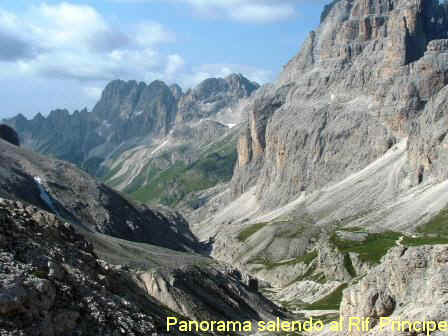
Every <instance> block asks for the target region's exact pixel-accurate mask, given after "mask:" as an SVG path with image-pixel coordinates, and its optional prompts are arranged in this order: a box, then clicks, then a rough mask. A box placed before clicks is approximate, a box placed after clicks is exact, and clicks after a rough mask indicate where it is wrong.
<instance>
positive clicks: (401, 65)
mask: <svg viewBox="0 0 448 336" xmlns="http://www.w3.org/2000/svg"><path fill="white" fill-rule="evenodd" d="M447 84H448V10H447V7H446V4H445V3H439V1H437V0H335V1H333V2H332V3H331V4H329V5H327V6H326V7H325V9H324V12H323V14H322V16H321V24H320V26H319V27H318V28H317V29H316V30H315V31H313V32H311V33H310V34H309V36H308V38H307V40H306V41H305V43H304V44H303V46H302V48H301V50H300V52H299V53H298V54H297V55H296V56H295V57H294V58H293V59H292V60H291V61H290V62H289V63H288V64H287V65H286V66H285V67H284V70H283V72H282V73H281V75H280V76H279V78H278V80H277V81H276V82H275V83H272V84H267V85H264V86H261V87H260V86H259V85H258V84H256V83H254V82H251V81H250V80H248V79H246V78H245V77H243V76H242V75H236V74H234V75H230V76H229V77H226V78H224V79H222V78H212V79H207V80H205V81H204V82H202V83H201V84H199V85H198V86H197V87H196V88H194V89H191V90H188V91H187V92H185V93H184V92H182V90H181V88H180V87H179V86H177V85H173V86H171V87H169V86H167V85H166V84H164V83H163V82H160V81H155V82H153V83H151V84H149V85H147V84H144V83H137V82H133V81H131V82H123V81H113V82H111V83H110V84H108V85H107V87H106V88H105V90H104V92H103V94H102V97H101V99H100V101H99V102H98V104H97V105H96V106H95V108H94V109H93V110H92V111H91V112H88V111H87V110H84V111H81V112H74V113H73V114H70V113H69V112H68V111H65V110H56V111H53V112H51V113H50V114H49V115H48V117H43V116H42V115H37V116H36V117H35V118H34V119H32V120H27V119H26V118H24V117H23V116H21V115H19V116H17V117H15V118H12V119H9V120H5V121H4V122H5V124H7V125H9V126H11V127H12V128H14V129H15V130H16V131H17V133H18V138H19V139H20V143H21V147H18V146H17V145H18V143H19V141H11V137H10V136H3V138H4V139H6V140H8V141H9V142H10V143H7V142H5V141H0V146H1V147H0V149H1V150H0V157H1V160H0V162H1V163H0V176H1V180H0V181H1V182H0V196H1V197H3V198H4V199H7V200H4V201H2V202H3V203H1V204H3V205H2V209H3V210H2V212H1V213H2V214H3V215H2V216H3V217H2V218H4V219H3V221H4V222H5V223H7V226H5V227H7V228H8V230H12V232H14V235H13V236H17V237H19V238H20V244H19V245H20V246H18V247H17V246H14V244H13V240H12V239H9V238H8V237H9V235H10V234H9V233H5V232H1V234H2V235H1V236H0V244H1V245H0V247H2V248H3V249H6V251H7V257H8V258H9V259H8V260H7V263H8V264H7V265H8V267H9V268H11V269H14V270H13V271H9V272H10V273H9V274H12V275H11V276H5V279H6V280H5V281H4V283H6V287H5V286H4V287H5V288H10V289H8V290H9V292H8V293H12V294H8V295H9V296H5V297H12V298H14V299H11V300H10V301H8V302H7V303H6V304H3V303H2V302H4V301H1V300H0V312H3V311H6V313H4V314H0V326H2V323H5V319H4V316H5V314H13V313H14V315H13V316H14V320H13V322H10V324H8V325H9V327H8V328H9V329H4V330H8V332H10V334H11V335H12V334H14V333H13V331H14V330H18V329H20V328H22V329H20V330H26V331H25V334H26V332H30V331H29V330H31V329H30V328H31V327H30V326H31V324H27V323H25V322H23V321H21V320H20V321H19V320H18V318H16V316H19V315H17V314H15V313H17V312H18V311H20V312H23V311H24V312H26V314H27V316H28V318H29V320H27V321H31V322H30V323H32V322H33V321H39V323H40V324H39V325H40V326H44V325H45V324H44V323H50V324H51V325H52V328H53V330H54V332H53V334H54V335H62V334H64V333H61V332H60V330H61V329H60V328H62V327H61V326H60V324H61V323H59V324H58V323H56V322H55V321H60V320H63V319H64V318H65V319H70V318H69V317H67V316H71V317H72V319H75V320H76V319H80V316H81V314H85V315H82V316H83V317H84V316H85V317H86V321H89V322H88V323H91V325H93V326H95V328H105V329H101V330H104V332H103V331H98V332H97V334H98V333H99V334H104V335H108V332H109V331H107V332H106V331H105V330H109V329H107V328H108V327H107V323H106V324H104V319H103V320H101V321H100V320H98V319H97V318H96V317H95V318H93V319H92V316H97V315H95V313H92V311H94V308H91V306H94V305H96V304H97V303H96V302H99V301H96V300H100V299H99V298H98V297H97V296H95V295H96V294H95V295H94V296H93V298H94V299H92V301H91V303H89V304H87V306H88V307H89V309H88V310H83V309H84V308H82V307H84V306H85V305H84V306H83V303H82V302H81V301H82V300H83V299H82V297H81V296H80V301H76V302H79V303H77V304H76V305H77V306H76V307H74V308H73V309H72V310H73V311H74V312H73V311H72V312H71V314H72V315H67V314H68V313H64V314H65V315H63V318H62V317H61V318H60V319H58V318H57V317H58V316H60V315H59V314H61V312H60V311H59V306H58V303H55V302H54V301H52V302H51V304H50V303H48V302H47V303H45V304H44V303H42V302H40V301H39V300H38V299H35V296H36V295H37V294H36V291H37V292H39V291H41V290H44V291H46V292H47V293H48V292H51V291H52V290H51V289H49V288H54V287H55V286H56V288H57V291H56V292H57V293H59V292H60V291H61V290H62V288H63V287H58V286H62V284H64V281H66V282H65V285H66V286H69V287H70V288H76V287H77V286H78V285H79V281H80V280H79V279H78V278H76V277H75V280H76V281H75V282H73V276H72V277H70V281H71V282H69V283H67V281H68V280H64V281H63V280H61V279H58V278H54V276H50V273H51V274H56V273H59V272H58V271H57V270H51V267H50V266H48V265H50V262H51V263H52V264H51V265H53V263H54V262H55V261H54V260H53V259H52V260H47V259H45V258H44V257H43V256H44V255H45V254H50V255H51V254H55V253H56V252H52V249H54V246H52V244H53V243H54V244H57V246H63V247H64V246H68V245H67V244H69V240H70V239H68V240H67V239H66V237H65V236H64V234H67V235H68V236H69V237H70V235H75V233H74V232H76V234H79V235H82V237H85V238H81V237H79V241H83V239H85V240H86V242H88V243H80V245H79V246H78V245H77V250H76V251H75V252H74V253H81V254H82V255H84V256H85V258H87V259H88V260H89V261H86V263H88V264H89V267H94V269H95V267H97V268H98V267H102V268H100V269H98V270H94V269H92V268H90V269H85V268H83V267H84V266H83V265H77V264H76V263H75V261H74V260H77V258H78V257H75V259H69V261H70V262H71V264H70V263H69V264H68V265H66V263H65V264H64V262H62V261H58V262H57V263H58V264H60V265H59V266H57V267H59V268H61V267H62V269H64V271H61V272H62V273H64V274H66V272H68V273H70V271H72V273H70V274H73V272H74V273H75V274H77V275H79V276H80V277H82V274H83V272H87V273H88V274H93V275H94V274H95V272H98V274H100V273H101V274H104V273H105V272H106V271H105V269H106V268H108V269H109V270H110V272H109V273H107V274H106V275H103V276H104V277H103V278H102V280H104V281H106V282H107V283H108V284H109V287H107V286H106V292H105V294H104V293H103V294H101V295H103V296H104V299H105V300H109V299H108V298H109V296H110V295H111V294H110V293H109V291H111V293H114V290H113V288H115V289H116V288H121V286H123V285H124V284H129V288H128V289H127V290H120V293H122V295H123V297H122V299H123V300H131V305H130V306H129V307H130V308H129V309H131V311H135V310H139V309H140V310H141V311H144V312H145V314H147V315H145V316H147V317H145V318H148V321H150V320H151V318H153V319H154V320H152V322H151V323H152V324H150V322H148V327H147V329H145V330H143V331H142V330H137V329H135V328H134V329H132V328H133V327H130V329H129V330H131V329H132V332H133V333H134V334H136V335H140V334H143V332H148V331H153V330H155V332H159V333H160V334H163V332H162V331H161V329H160V325H161V324H160V321H161V320H163V318H164V317H166V316H167V314H169V313H167V311H166V310H165V311H163V309H169V310H170V311H172V313H173V314H180V315H182V316H186V317H188V318H192V319H215V318H217V319H229V320H232V319H237V320H245V319H248V320H252V321H257V320H263V319H264V320H269V319H271V318H273V317H276V316H279V317H281V318H282V319H291V318H294V319H305V318H307V317H309V316H313V317H315V318H322V319H324V320H326V321H328V320H330V319H332V318H334V319H338V318H339V317H341V318H342V319H349V318H350V317H352V316H358V317H364V318H370V319H371V320H372V321H374V323H373V326H372V329H371V330H370V331H368V332H359V334H360V335H361V334H368V335H391V332H390V330H385V329H381V328H379V326H378V321H379V319H380V318H381V317H391V318H395V319H401V320H420V321H422V320H434V321H443V320H446V319H447V318H448V315H447V311H448V306H447V303H446V302H448V301H447V300H446V299H447V297H446V296H447V294H446V287H447V286H448V283H447V281H448V280H447V279H448V264H447V260H448V259H447V256H448V230H447V227H448V226H447V225H448V215H447V214H448V212H447V211H448V210H447V206H448V189H447V187H448V183H447V178H448V169H447V163H448V162H447V161H448V153H447V149H448V138H447V137H446V135H447V134H448V114H447V108H446V107H447V106H448V105H447V90H448V89H447ZM0 134H1V133H0ZM8 134H9V133H8ZM12 138H17V137H14V136H13V137H12ZM11 142H12V143H11ZM36 152H38V153H40V154H37V153H36ZM60 160H62V161H60ZM65 161H69V162H71V163H67V162H65ZM89 174H90V175H92V176H93V177H91V176H90V175H89ZM168 207H169V208H168ZM173 209H174V210H173ZM49 213H52V214H49ZM30 218H31V219H30ZM48 218H50V219H48ZM45 222H47V223H48V224H47V226H45ZM64 222H66V223H70V224H63V223H64ZM61 226H63V227H66V228H67V230H69V231H68V233H64V232H65V231H60V232H61V233H58V232H59V231H58V230H55V229H54V228H55V227H56V228H59V227H61ZM24 227H26V228H28V231H29V230H31V231H30V232H36V233H35V234H33V235H26V234H24V231H27V230H25V229H22V228H24ZM72 227H74V229H72ZM2 229H3V227H2ZM3 230H5V229H3ZM33 230H34V231H33ZM42 230H48V231H47V232H46V233H45V234H46V235H48V237H50V238H51V240H50V241H49V242H48V241H47V242H46V243H44V242H43V241H42V239H41V238H39V237H40V236H39V235H38V234H37V233H41V232H42ZM61 235H62V236H61ZM3 237H6V240H5V238H3ZM64 239H65V240H64ZM77 239H78V238H77ZM33 240H34V241H33ZM36 240H37V242H36ZM61 240H62V241H61ZM5 241H6V242H5ZM22 244H24V245H25V247H21V246H23V245H22ZM33 244H34V245H35V244H37V245H39V246H40V245H41V246H45V248H44V247H42V248H41V249H40V250H39V251H37V252H36V254H35V255H33V254H32V253H31V254H30V253H27V252H26V251H31V246H33ZM45 249H46V250H45ZM24 251H25V252H24ZM8 253H9V254H8ZM68 253H69V252H68V251H67V250H65V249H62V250H58V251H57V253H56V257H55V259H57V260H62V259H63V257H62V256H61V254H62V255H66V254H68ZM44 259H45V260H44ZM78 259H79V258H78ZM5 260H6V259H5ZM14 260H19V261H20V264H16V263H15V261H14ZM95 260H96V261H95ZM99 260H101V262H100V261H99ZM95 262H96V263H100V266H91V265H94V264H95ZM42 265H44V266H42ZM45 265H47V266H45ZM104 265H106V266H104ZM113 265H115V266H113ZM116 265H121V266H116ZM39 267H41V268H39ZM85 267H87V266H85ZM105 267H106V268H105ZM20 269H25V270H26V271H24V272H25V273H23V272H22V273H20ZM26 272H28V273H26ZM5 274H8V273H5ZM19 274H26V277H25V278H26V281H27V283H33V284H36V285H35V287H32V286H31V287H29V288H31V289H29V291H28V292H27V290H28V289H22V288H21V287H20V286H22V285H20V282H18V280H17V279H19ZM39 276H40V277H39ZM36 277H37V278H40V279H41V280H42V281H43V282H42V281H40V280H38V281H37V282H36ZM89 279H90V278H89ZM126 279H127V280H126ZM44 280H46V281H49V282H46V281H44ZM89 281H90V280H89ZM96 281H97V280H95V281H93V280H91V281H90V282H89V287H88V288H87V290H88V293H92V292H94V293H96V292H95V290H96V289H97V288H98V290H99V288H100V287H98V286H100V285H98V284H96ZM8 286H9V287H8ZM33 286H34V285H33ZM36 286H37V287H36ZM22 287H23V286H22ZM0 288H1V287H0ZM27 288H28V287H27ZM33 288H34V289H33ZM39 288H41V289H39ZM42 288H43V289H42ZM138 289H139V290H140V291H141V290H142V289H143V293H141V292H140V291H139V290H138ZM53 291H54V289H53ZM20 293H22V294H20ZM24 293H27V294H24ZM41 293H42V291H41ZM204 293H205V294H204ZM14 295H15V296H14ZM128 295H131V297H132V298H131V299H129V296H128ZM53 296H54V297H56V298H58V299H61V300H62V298H64V299H65V298H66V297H64V296H61V295H50V297H53ZM125 297H126V298H125ZM115 299H116V298H115ZM21 300H22V301H21ZM26 300H28V301H31V302H37V303H36V305H33V306H31V308H30V306H29V305H26V304H25V302H26ZM101 300H102V299H101ZM111 300H112V299H111ZM145 300H149V301H145ZM11 302H19V306H17V305H14V304H12V303H11ZM121 302H122V301H121ZM20 305H21V306H20ZM42 305H44V307H46V310H45V312H47V313H48V314H47V315H45V314H44V316H42V317H37V315H35V313H34V312H35V310H36V309H38V308H39V307H41V306H42ZM144 305H151V307H152V308H151V309H153V310H148V309H149V308H145V307H146V306H144ZM124 306H126V305H124ZM5 307H7V308H5ZM11 307H20V308H11ZM36 307H37V308H36ZM120 307H121V306H120ZM161 307H165V308H163V309H162V308H161ZM8 309H9V310H8ZM17 309H18V310H17ZM121 309H124V308H120V309H118V310H117V313H122V314H124V317H123V318H125V319H129V321H130V322H129V323H127V325H128V326H133V325H134V324H135V323H136V320H135V319H134V320H133V319H132V318H133V317H128V316H129V314H131V312H130V310H129V309H124V310H121ZM148 312H149V313H148ZM33 314H34V315H33ZM89 314H90V315H89ZM132 316H135V315H132ZM49 320H51V321H52V322H48V321H49ZM82 320H84V319H82ZM46 321H47V322H46ZM90 321H91V322H90ZM145 321H146V320H145ZM86 323H87V322H86ZM101 323H103V324H101ZM62 325H64V323H62ZM86 325H87V324H86ZM100 326H101V327H100ZM26 328H28V329H26ZM42 328H43V327H42ZM73 328H74V327H73ZM158 328H159V329H158ZM1 330H2V329H1V328H0V331H1ZM72 330H73V329H72ZM96 330H100V329H96ZM125 330H126V332H125V333H128V334H131V332H130V331H128V329H125ZM14 332H15V331H14ZM346 332H347V331H346V330H345V331H341V332H340V333H339V334H340V335H341V336H342V335H345V334H347V333H346ZM66 333H67V332H66ZM68 334H70V333H68ZM84 334H88V332H87V331H86V332H84ZM109 334H110V333H109ZM319 334H321V335H330V334H335V332H334V331H330V330H329V329H328V326H327V327H326V329H325V330H324V331H322V332H321V333H319ZM336 334H338V333H336ZM438 334H439V333H437V332H436V333H434V335H438ZM7 335H9V334H8V333H7ZM14 335H15V334H14ZM397 335H398V333H397Z"/></svg>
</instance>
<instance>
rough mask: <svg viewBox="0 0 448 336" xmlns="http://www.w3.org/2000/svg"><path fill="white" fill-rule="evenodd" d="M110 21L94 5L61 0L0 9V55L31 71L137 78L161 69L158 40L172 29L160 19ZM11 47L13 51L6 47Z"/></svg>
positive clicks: (86, 77) (92, 77) (169, 38)
mask: <svg viewBox="0 0 448 336" xmlns="http://www.w3.org/2000/svg"><path fill="white" fill-rule="evenodd" d="M125 28H127V29H126V31H125V32H123V31H121V30H119V29H117V28H115V27H112V26H111V25H110V24H109V23H108V22H107V21H106V20H105V18H104V17H103V16H102V15H101V14H100V13H99V12H97V11H96V10H95V9H94V8H93V7H90V6H87V5H74V4H70V3H66V2H63V3H60V4H56V5H49V4H46V3H43V4H41V5H39V6H33V7H32V8H31V9H30V10H29V11H27V12H26V13H25V15H23V16H22V17H21V18H19V17H17V16H15V15H14V14H12V13H8V12H5V11H1V12H0V47H2V46H9V48H8V49H6V48H0V49H2V50H3V51H2V50H0V61H1V60H4V61H11V62H14V61H15V62H17V65H18V68H19V70H20V71H22V72H24V73H27V74H34V75H43V76H48V77H56V78H64V77H67V78H74V79H80V80H108V79H114V78H116V77H118V76H123V77H124V78H127V77H129V78H133V77H136V75H137V74H140V73H142V72H146V71H149V72H151V71H154V70H160V69H163V67H164V66H165V61H164V60H163V56H161V55H159V53H158V51H157V50H156V46H157V44H160V43H165V42H172V41H173V40H174V34H173V33H171V32H169V31H167V30H166V29H165V28H164V27H163V26H162V25H160V24H159V23H156V22H140V23H138V24H136V25H134V26H130V27H125ZM6 50H9V54H7V53H6Z"/></svg>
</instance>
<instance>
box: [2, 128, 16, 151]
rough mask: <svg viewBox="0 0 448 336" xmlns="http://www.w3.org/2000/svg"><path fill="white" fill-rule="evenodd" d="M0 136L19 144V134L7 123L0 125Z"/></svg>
mask: <svg viewBox="0 0 448 336" xmlns="http://www.w3.org/2000/svg"><path fill="white" fill-rule="evenodd" d="M0 138H1V139H3V140H6V141H8V142H9V143H11V144H13V145H15V146H20V140H19V135H18V134H17V132H16V131H14V129H13V128H12V127H9V126H8V125H0Z"/></svg>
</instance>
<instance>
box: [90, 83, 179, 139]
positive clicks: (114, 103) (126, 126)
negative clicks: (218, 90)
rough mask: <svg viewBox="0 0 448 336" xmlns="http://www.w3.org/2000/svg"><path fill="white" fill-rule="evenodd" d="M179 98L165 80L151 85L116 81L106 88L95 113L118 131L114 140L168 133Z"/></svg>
mask: <svg viewBox="0 0 448 336" xmlns="http://www.w3.org/2000/svg"><path fill="white" fill-rule="evenodd" d="M176 112H177V100H176V98H175V96H174V95H173V91H172V90H171V89H170V88H169V87H168V86H167V85H166V84H165V83H164V82H162V81H159V80H156V81H153V82H152V83H150V84H149V85H147V84H145V83H143V82H140V83H137V82H136V81H127V82H126V81H122V80H114V81H112V82H110V83H109V84H108V85H107V86H106V88H105V89H104V91H103V93H102V96H101V99H100V101H99V102H98V103H97V104H96V106H95V107H94V109H93V111H92V113H93V115H95V116H96V117H97V118H99V119H100V120H103V121H107V122H108V123H109V124H111V126H112V129H113V130H114V131H115V132H114V135H113V138H112V139H113V140H114V141H115V142H118V143H120V142H123V141H126V140H128V139H130V138H134V137H139V136H146V135H156V136H158V135H162V136H163V135H165V134H167V133H168V132H169V130H170V129H171V128H172V126H173V124H174V120H175V118H176Z"/></svg>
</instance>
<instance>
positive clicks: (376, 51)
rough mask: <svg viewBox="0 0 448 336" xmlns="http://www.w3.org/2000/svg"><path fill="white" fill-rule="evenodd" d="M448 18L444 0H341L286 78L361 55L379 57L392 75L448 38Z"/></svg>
mask: <svg viewBox="0 0 448 336" xmlns="http://www.w3.org/2000/svg"><path fill="white" fill-rule="evenodd" d="M447 22H448V15H447V7H446V5H445V4H439V2H438V0H416V1H414V0H412V1H411V0H374V1H371V0H335V1H333V2H332V3H330V4H329V5H328V6H327V7H326V8H325V9H324V12H323V14H322V23H321V25H320V27H319V28H318V29H317V30H316V31H315V32H314V31H313V32H311V33H310V36H309V37H308V39H307V41H306V42H305V44H304V46H303V48H302V50H301V52H300V54H299V55H297V56H296V57H295V58H294V59H293V60H292V61H291V62H290V63H289V64H288V65H287V67H286V69H285V71H284V73H283V76H282V77H281V78H282V80H281V82H288V81H292V80H296V79H297V78H298V76H300V74H301V72H302V71H304V70H310V68H311V67H313V66H315V67H317V66H319V67H327V68H330V67H334V66H335V64H337V63H339V66H340V67H349V66H351V65H354V64H355V63H356V58H357V57H358V56H361V57H364V58H367V59H372V60H373V59H376V60H377V61H376V62H375V63H373V62H372V65H375V67H378V68H379V70H382V75H385V76H388V77H390V76H391V75H393V74H394V73H395V72H396V70H397V66H402V65H406V64H409V63H411V62H414V61H416V60H418V59H419V58H421V57H422V56H423V55H424V53H425V51H426V48H427V45H428V43H429V42H430V41H432V40H438V39H445V38H447V37H448V35H447V32H448V26H447ZM378 65H379V66H378Z"/></svg>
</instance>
